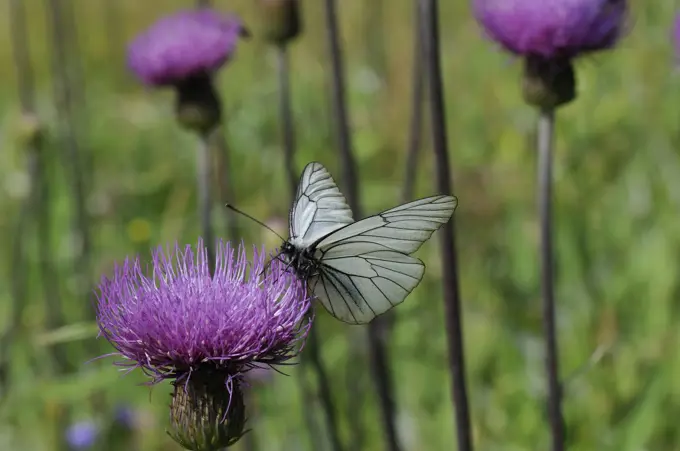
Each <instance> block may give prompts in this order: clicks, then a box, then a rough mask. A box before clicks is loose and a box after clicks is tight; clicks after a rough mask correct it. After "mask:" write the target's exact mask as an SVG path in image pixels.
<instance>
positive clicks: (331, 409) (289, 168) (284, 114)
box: [276, 43, 343, 451]
mask: <svg viewBox="0 0 680 451" xmlns="http://www.w3.org/2000/svg"><path fill="white" fill-rule="evenodd" d="M287 50H288V49H287V45H286V44H285V43H280V44H278V45H277V46H276V52H277V54H276V56H277V67H276V70H277V75H278V80H279V115H280V116H281V137H282V147H283V159H284V170H285V172H286V178H287V184H288V186H289V188H290V195H291V199H294V198H295V193H296V190H297V186H296V184H297V174H296V172H295V161H294V156H295V130H294V127H293V108H292V105H291V96H290V66H289V64H288V52H287ZM308 343H309V354H307V353H304V354H302V355H301V358H300V360H301V363H302V364H303V365H305V366H306V365H307V364H308V363H311V364H312V367H313V370H314V373H315V374H316V378H317V381H318V384H319V392H320V393H319V394H320V396H321V403H322V406H323V410H324V415H325V417H326V426H327V428H328V432H329V434H330V439H331V445H332V447H333V449H334V450H335V451H340V450H342V449H343V447H342V443H341V441H340V433H339V430H338V421H337V418H336V409H335V403H334V402H333V396H332V394H331V390H330V380H329V379H328V373H327V371H326V367H325V365H324V363H323V360H322V359H321V353H320V351H319V350H320V344H319V335H318V333H317V332H316V329H315V328H314V327H312V329H311V331H310V334H309V337H308ZM307 355H309V359H308V358H307ZM309 360H311V362H310V361H309ZM301 390H302V395H303V397H304V399H305V400H307V398H309V389H308V388H307V386H306V385H304V384H303V386H302V387H301ZM309 407H311V405H310V406H309ZM303 408H304V409H305V422H306V423H307V427H308V429H309V433H310V439H311V441H312V445H313V446H314V449H316V448H317V445H318V442H319V440H318V437H317V435H318V434H317V433H316V431H315V429H314V428H315V426H314V422H313V419H312V418H311V417H310V416H309V413H308V412H307V409H306V406H303Z"/></svg>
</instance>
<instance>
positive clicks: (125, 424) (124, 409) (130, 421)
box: [113, 405, 136, 429]
mask: <svg viewBox="0 0 680 451" xmlns="http://www.w3.org/2000/svg"><path fill="white" fill-rule="evenodd" d="M113 419H114V421H115V423H116V425H118V426H121V427H122V428H124V429H134V427H135V423H136V412H135V410H134V409H133V408H132V407H130V406H126V405H119V406H117V407H116V409H115V411H114V415H113Z"/></svg>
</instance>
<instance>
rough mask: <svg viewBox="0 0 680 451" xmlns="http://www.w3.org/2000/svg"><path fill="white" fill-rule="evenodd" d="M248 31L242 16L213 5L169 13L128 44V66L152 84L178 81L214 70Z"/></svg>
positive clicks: (226, 59) (220, 65) (223, 61)
mask: <svg viewBox="0 0 680 451" xmlns="http://www.w3.org/2000/svg"><path fill="white" fill-rule="evenodd" d="M244 33H245V28H244V26H243V23H242V22H241V19H239V18H238V17H236V16H234V15H224V14H220V13H218V12H216V11H213V10H210V9H200V10H190V11H180V12H178V13H175V14H172V15H170V16H166V17H164V18H162V19H160V20H158V21H157V22H156V23H154V24H153V25H152V26H151V27H150V28H149V29H147V30H146V31H145V32H143V33H142V34H140V35H139V36H137V37H136V38H135V39H134V40H133V41H132V43H131V44H130V45H129V47H128V66H129V67H130V69H131V70H132V71H133V72H134V73H135V74H136V75H137V77H139V79H140V80H141V81H142V82H144V83H145V84H148V85H154V86H159V85H160V86H162V85H176V84H178V83H181V82H182V81H184V80H186V79H188V78H192V77H195V76H200V75H204V74H211V73H213V72H214V71H216V70H217V69H219V68H220V67H222V65H223V64H224V63H225V62H226V61H228V60H229V59H230V58H231V56H232V55H233V53H234V51H235V50H236V44H237V43H238V40H239V37H240V36H242V35H243V34H244Z"/></svg>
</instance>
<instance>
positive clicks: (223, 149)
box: [213, 127, 239, 240]
mask: <svg viewBox="0 0 680 451" xmlns="http://www.w3.org/2000/svg"><path fill="white" fill-rule="evenodd" d="M225 134H226V129H225V128H224V127H221V128H219V129H218V130H216V131H215V133H213V139H214V143H215V146H216V148H217V160H218V165H219V166H218V179H217V183H218V185H219V189H220V196H221V197H222V198H221V199H220V201H221V202H222V203H226V202H228V203H231V204H235V203H236V201H235V199H234V182H233V179H232V173H231V171H230V168H231V152H230V151H229V145H228V144H227V137H226V135H225ZM225 210H226V209H225ZM225 214H226V222H227V233H228V234H229V238H230V239H232V240H237V239H238V238H239V233H238V223H237V221H236V216H235V215H234V214H233V212H231V211H229V210H227V211H226V213H225Z"/></svg>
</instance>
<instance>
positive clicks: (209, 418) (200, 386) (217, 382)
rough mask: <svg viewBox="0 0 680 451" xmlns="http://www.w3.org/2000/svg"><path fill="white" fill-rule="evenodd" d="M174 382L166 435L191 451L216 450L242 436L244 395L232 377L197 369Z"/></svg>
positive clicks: (235, 379) (244, 417) (244, 416)
mask: <svg viewBox="0 0 680 451" xmlns="http://www.w3.org/2000/svg"><path fill="white" fill-rule="evenodd" d="M188 377H189V379H188V380H184V381H180V380H177V381H175V382H173V385H174V387H175V391H174V393H173V395H172V402H171V403H170V421H171V430H170V431H168V434H169V435H170V436H171V437H172V438H173V439H174V440H175V441H176V442H177V443H179V444H180V445H182V446H183V447H184V448H186V449H189V450H192V451H217V450H221V449H223V448H226V447H228V446H231V445H233V444H234V443H236V442H237V441H238V440H239V439H240V438H241V436H243V433H244V431H243V429H244V427H245V421H246V415H245V404H244V402H243V392H242V391H241V388H240V387H239V381H238V380H237V378H235V377H230V376H227V379H226V381H225V375H224V373H222V372H211V371H205V370H202V371H201V370H199V371H197V372H195V373H193V374H191V375H190V376H188Z"/></svg>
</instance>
